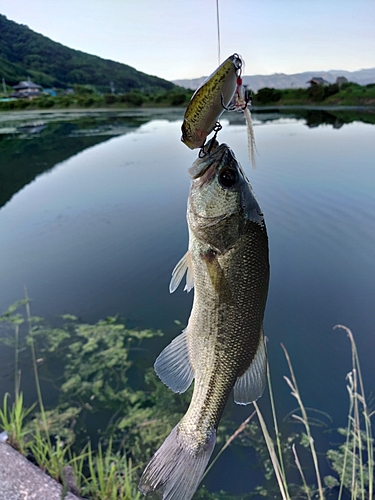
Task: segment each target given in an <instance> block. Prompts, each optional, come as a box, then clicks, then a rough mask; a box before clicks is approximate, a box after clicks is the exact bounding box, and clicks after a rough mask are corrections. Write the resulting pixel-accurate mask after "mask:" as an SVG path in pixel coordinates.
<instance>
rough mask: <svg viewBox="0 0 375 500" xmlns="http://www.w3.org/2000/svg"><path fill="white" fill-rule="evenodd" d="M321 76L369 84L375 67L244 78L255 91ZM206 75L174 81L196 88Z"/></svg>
mask: <svg viewBox="0 0 375 500" xmlns="http://www.w3.org/2000/svg"><path fill="white" fill-rule="evenodd" d="M317 76H319V77H321V78H324V80H327V81H328V82H329V83H335V82H336V78H337V77H338V76H345V78H347V80H348V81H350V82H354V83H359V84H360V85H367V84H369V83H374V82H375V68H370V69H361V70H358V71H345V70H331V71H305V72H304V73H295V74H293V75H286V74H284V73H275V74H273V75H251V76H243V78H242V80H243V83H244V84H245V85H247V86H248V87H249V88H250V89H251V90H252V91H253V92H258V90H259V89H262V88H264V87H270V88H274V89H288V88H303V87H308V83H307V82H308V81H309V80H311V78H313V77H317ZM205 78H206V77H201V78H195V79H193V80H174V81H173V83H175V84H176V85H179V86H181V87H185V88H188V89H192V90H195V89H196V88H198V87H199V85H200V84H201V83H202V82H203V81H204V79H205Z"/></svg>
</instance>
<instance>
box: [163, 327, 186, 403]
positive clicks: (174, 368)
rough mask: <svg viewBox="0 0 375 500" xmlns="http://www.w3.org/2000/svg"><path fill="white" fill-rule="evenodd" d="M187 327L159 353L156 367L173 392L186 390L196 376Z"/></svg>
mask: <svg viewBox="0 0 375 500" xmlns="http://www.w3.org/2000/svg"><path fill="white" fill-rule="evenodd" d="M186 332H187V329H185V330H184V331H183V332H182V333H181V334H180V335H179V336H178V337H176V338H175V339H174V340H172V342H171V343H170V344H169V345H168V346H167V347H166V348H165V349H164V350H163V351H162V352H161V353H160V354H159V356H158V358H157V359H156V361H155V364H154V368H155V371H156V374H157V376H158V377H159V378H160V380H161V381H162V382H164V384H165V385H167V386H168V387H169V388H170V389H172V391H173V392H179V393H182V392H185V391H186V390H187V389H188V388H189V386H190V384H191V383H192V381H193V378H194V370H193V367H192V365H191V362H190V357H189V349H188V343H187V333H186Z"/></svg>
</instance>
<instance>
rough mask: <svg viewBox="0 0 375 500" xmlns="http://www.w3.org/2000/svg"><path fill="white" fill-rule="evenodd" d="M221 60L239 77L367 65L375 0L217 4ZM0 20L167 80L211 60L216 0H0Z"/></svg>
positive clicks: (231, 0)
mask: <svg viewBox="0 0 375 500" xmlns="http://www.w3.org/2000/svg"><path fill="white" fill-rule="evenodd" d="M219 12H220V31H221V55H222V57H221V60H223V59H225V58H226V57H228V56H229V55H230V54H232V53H234V52H238V53H239V54H241V55H242V57H243V58H244V60H245V63H246V66H245V74H248V75H253V74H272V73H297V72H302V71H307V70H312V71H314V70H330V69H343V70H349V71H353V70H358V69H362V68H371V67H375V28H374V25H375V24H374V20H375V0H219ZM0 13H2V14H4V15H6V16H7V17H8V19H11V20H13V21H16V22H17V23H21V24H26V25H28V26H29V28H31V29H33V30H34V31H37V32H38V33H42V34H43V35H46V36H48V37H49V38H52V39H53V40H55V41H57V42H60V43H62V44H64V45H67V46H69V47H72V48H75V49H79V50H82V51H84V52H88V53H90V54H95V55H98V56H101V57H104V58H106V59H112V60H115V61H119V62H123V63H125V64H129V65H130V66H133V67H135V68H136V69H138V70H140V71H143V72H145V73H149V74H153V75H157V76H159V77H162V78H166V79H167V80H173V79H177V78H195V77H199V76H203V75H207V74H209V73H211V72H212V71H213V70H214V69H215V68H216V66H217V63H218V43H217V26H216V0H153V1H151V0H48V1H46V0H32V1H31V0H30V1H23V2H16V1H12V0H0Z"/></svg>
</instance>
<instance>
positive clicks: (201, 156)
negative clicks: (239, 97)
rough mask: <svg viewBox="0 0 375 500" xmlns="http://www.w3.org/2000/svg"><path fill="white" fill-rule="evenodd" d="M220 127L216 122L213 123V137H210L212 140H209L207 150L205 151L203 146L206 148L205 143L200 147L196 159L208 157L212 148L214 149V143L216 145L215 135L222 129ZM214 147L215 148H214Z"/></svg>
mask: <svg viewBox="0 0 375 500" xmlns="http://www.w3.org/2000/svg"><path fill="white" fill-rule="evenodd" d="M222 128H223V127H222V125H221V124H220V123H219V122H216V123H215V126H214V128H213V129H212V130H213V132H215V134H214V136H213V137H212V139H210V141H209V143H208V148H207V150H206V149H205V146H206V143H204V144H203V146H202V147H201V149H200V150H199V153H198V157H199V158H204V157H205V156H207V155H209V154H210V153H211V151H212V148H213V147H214V145H215V143H217V141H216V136H217V133H218V132H220V130H221V129H222ZM215 147H216V146H215Z"/></svg>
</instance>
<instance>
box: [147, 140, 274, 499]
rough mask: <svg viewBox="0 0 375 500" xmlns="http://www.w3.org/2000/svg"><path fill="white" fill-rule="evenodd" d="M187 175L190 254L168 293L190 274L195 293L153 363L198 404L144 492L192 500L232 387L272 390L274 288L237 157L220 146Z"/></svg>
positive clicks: (159, 454) (248, 397)
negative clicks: (267, 325) (268, 339)
mask: <svg viewBox="0 0 375 500" xmlns="http://www.w3.org/2000/svg"><path fill="white" fill-rule="evenodd" d="M211 146H212V147H211V152H210V153H209V154H206V155H205V156H203V157H202V158H198V159H197V160H196V161H195V162H194V163H193V165H192V166H191V167H190V169H189V174H190V177H191V179H192V180H191V187H190V193H189V198H188V207H187V216H186V217H187V224H188V230H189V245H188V251H187V253H186V254H185V255H184V257H183V258H182V259H181V260H180V261H179V262H178V264H177V265H176V267H175V268H174V270H173V272H172V279H171V282H170V292H174V291H175V290H176V289H177V287H178V286H179V284H180V283H181V281H182V280H183V278H184V275H185V273H186V286H185V290H186V291H190V290H191V289H192V288H194V300H193V306H192V310H191V314H190V318H189V321H188V325H187V327H186V329H185V330H184V331H183V332H182V333H181V334H180V335H178V336H177V337H176V338H175V339H174V340H172V342H171V343H170V344H169V345H168V346H167V347H166V348H165V349H164V350H163V351H162V352H161V354H160V355H159V356H158V358H157V359H156V361H155V365H154V368H155V371H156V373H157V375H158V376H159V378H160V379H161V380H162V381H163V382H164V383H165V384H166V385H167V386H168V387H170V388H171V389H172V390H173V391H174V392H176V393H183V392H185V391H186V390H187V389H188V387H189V386H190V385H191V383H192V381H193V379H194V390H193V395H192V399H191V402H190V405H189V407H188V409H187V412H186V413H185V415H184V416H183V417H182V419H181V421H180V422H179V423H178V424H177V425H176V426H175V427H174V428H173V430H172V431H171V433H170V434H169V436H167V438H166V439H165V441H164V443H163V444H162V445H161V447H160V448H159V449H158V450H157V451H156V453H155V454H154V456H153V457H152V458H151V460H150V462H149V463H148V465H147V466H146V468H145V470H144V472H143V474H142V476H141V479H140V483H139V489H140V491H141V492H142V493H143V494H145V495H146V494H148V493H150V492H153V491H156V490H160V492H161V493H162V498H163V499H164V500H190V499H191V498H192V496H193V495H194V492H195V491H196V489H197V487H198V485H199V483H200V481H201V478H202V476H203V473H204V470H205V469H206V466H207V464H208V462H209V459H210V457H211V454H212V452H213V449H214V446H215V442H216V433H217V428H218V425H219V422H220V419H221V416H222V413H223V410H224V407H225V405H226V403H227V400H228V398H229V396H230V393H231V391H232V389H233V388H234V400H235V402H236V403H238V404H240V405H247V404H249V403H251V402H253V401H255V400H256V399H258V398H259V397H260V396H261V395H262V393H263V391H264V387H265V384H266V374H267V353H266V346H265V341H264V333H263V317H264V312H265V306H266V301H267V294H268V284H269V274H270V267H269V255H268V253H269V252H268V237H267V230H266V225H265V221H264V216H263V213H262V211H261V208H260V206H259V204H258V201H257V199H256V197H255V194H254V192H253V190H252V187H251V185H250V182H249V180H248V179H247V177H246V174H245V173H244V171H243V170H242V167H241V166H240V164H239V163H238V161H237V160H236V158H235V155H234V153H233V151H232V150H231V149H230V148H229V147H228V146H227V145H226V144H221V145H219V144H218V143H217V141H215V143H213V144H211Z"/></svg>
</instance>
